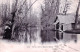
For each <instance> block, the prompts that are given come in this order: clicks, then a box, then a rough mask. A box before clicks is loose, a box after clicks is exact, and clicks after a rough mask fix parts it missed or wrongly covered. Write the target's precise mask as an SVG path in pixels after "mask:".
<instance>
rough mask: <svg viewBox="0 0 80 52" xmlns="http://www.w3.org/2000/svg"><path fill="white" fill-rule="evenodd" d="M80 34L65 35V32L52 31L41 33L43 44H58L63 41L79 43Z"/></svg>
mask: <svg viewBox="0 0 80 52" xmlns="http://www.w3.org/2000/svg"><path fill="white" fill-rule="evenodd" d="M78 36H79V34H72V33H71V34H70V33H65V32H60V31H51V30H44V31H41V39H42V42H50V41H53V42H56V41H57V40H58V41H63V42H70V41H74V42H77V39H78V38H77V37H78Z"/></svg>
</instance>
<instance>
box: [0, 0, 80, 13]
mask: <svg viewBox="0 0 80 52" xmlns="http://www.w3.org/2000/svg"><path fill="white" fill-rule="evenodd" d="M12 1H13V0H0V4H1V3H6V4H7V3H8V2H10V4H11V3H12ZM28 1H29V0H28ZM34 1H35V0H32V2H34ZM64 1H65V0H61V5H60V6H64ZM68 1H70V2H71V5H70V9H69V10H68V13H75V11H76V6H77V4H78V1H79V0H68ZM42 3H43V0H37V2H36V3H35V4H34V5H33V8H34V9H33V10H34V11H35V12H36V13H40V6H41V4H42ZM62 10H63V7H62V8H60V11H61V12H62Z"/></svg>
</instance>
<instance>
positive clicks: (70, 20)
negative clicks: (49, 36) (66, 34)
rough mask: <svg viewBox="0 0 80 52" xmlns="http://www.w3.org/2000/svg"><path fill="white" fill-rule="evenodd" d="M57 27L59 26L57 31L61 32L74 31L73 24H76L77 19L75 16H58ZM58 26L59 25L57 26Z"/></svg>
mask: <svg viewBox="0 0 80 52" xmlns="http://www.w3.org/2000/svg"><path fill="white" fill-rule="evenodd" d="M55 23H56V26H59V27H58V28H56V29H59V30H63V31H66V30H71V29H72V24H74V23H75V17H74V15H73V14H66V15H61V14H60V15H57V20H56V22H55ZM57 24H58V25H57Z"/></svg>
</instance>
